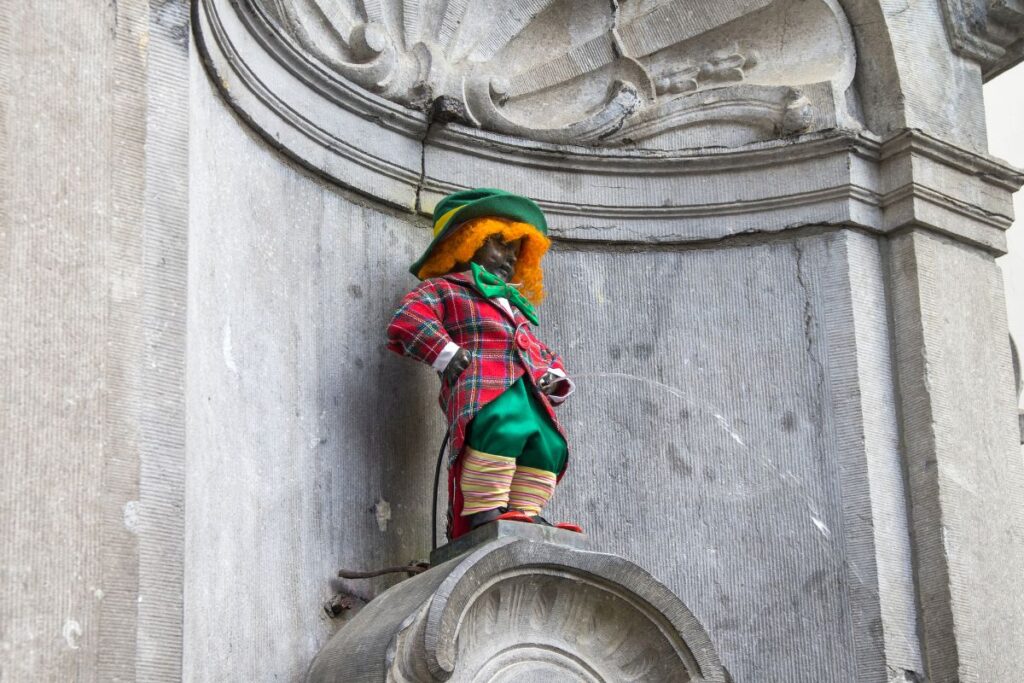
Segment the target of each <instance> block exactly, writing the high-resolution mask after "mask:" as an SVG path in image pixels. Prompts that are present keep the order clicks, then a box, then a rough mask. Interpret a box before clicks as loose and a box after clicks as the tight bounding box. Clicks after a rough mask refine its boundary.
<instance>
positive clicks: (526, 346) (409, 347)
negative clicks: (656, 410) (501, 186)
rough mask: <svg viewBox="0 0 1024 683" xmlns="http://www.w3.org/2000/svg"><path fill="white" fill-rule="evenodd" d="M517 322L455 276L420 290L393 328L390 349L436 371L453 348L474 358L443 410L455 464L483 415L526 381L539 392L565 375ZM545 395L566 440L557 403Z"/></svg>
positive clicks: (444, 388) (447, 387) (444, 389)
mask: <svg viewBox="0 0 1024 683" xmlns="http://www.w3.org/2000/svg"><path fill="white" fill-rule="evenodd" d="M512 313H513V315H512V317H511V318H510V317H509V315H508V313H506V312H505V311H504V310H503V309H502V308H501V307H500V306H499V305H498V304H497V303H496V302H494V301H491V300H489V299H487V298H486V297H484V296H483V295H482V294H481V293H480V292H479V291H478V290H477V289H476V286H475V285H474V283H473V277H472V275H471V274H469V273H452V274H449V275H445V276H442V277H436V278H430V279H428V280H424V281H423V282H421V283H420V285H419V286H418V287H416V289H414V290H413V291H411V292H409V294H407V295H406V296H405V298H404V299H403V300H402V305H401V306H400V307H399V309H398V310H397V311H396V312H395V315H394V318H392V320H391V324H390V325H389V326H388V348H389V349H391V350H392V351H394V352H395V353H398V354H401V355H405V356H409V357H411V358H414V359H416V360H418V361H421V362H423V363H426V364H427V365H432V364H433V362H434V360H435V359H436V358H437V356H438V355H439V354H440V353H441V351H442V350H443V349H444V347H445V346H446V345H447V344H448V342H454V343H455V344H458V345H459V346H460V347H461V348H463V349H466V350H467V351H469V352H470V354H472V356H473V360H472V362H471V363H470V365H469V367H468V368H466V370H465V371H464V372H463V373H462V374H461V375H459V377H458V378H457V379H456V380H455V382H454V383H449V382H447V381H445V380H444V378H443V376H442V380H441V395H440V397H439V400H440V403H441V409H442V410H443V411H444V414H445V416H446V417H447V419H448V425H449V429H450V430H451V459H450V462H453V461H454V460H455V459H456V458H457V457H458V456H459V455H460V454H461V453H462V445H463V443H464V442H465V439H466V426H467V425H468V424H469V421H470V420H472V419H473V416H474V415H476V414H477V412H478V411H479V410H480V409H481V408H483V407H484V406H485V405H487V404H488V403H489V402H490V401H492V400H494V399H495V398H497V397H498V396H500V395H501V393H502V392H504V391H505V390H506V389H508V388H509V387H510V386H512V384H513V383H514V382H515V381H516V380H517V379H519V378H520V377H522V376H523V375H526V376H527V378H528V379H529V381H530V382H531V383H532V384H533V385H534V387H536V384H537V380H539V379H540V378H541V376H543V375H544V373H545V372H547V371H548V370H549V369H558V370H560V371H562V372H565V369H564V367H563V365H562V361H561V359H559V357H558V356H557V355H556V354H554V353H552V352H551V350H550V349H548V347H547V346H545V345H544V344H543V343H542V342H541V341H540V340H539V339H537V337H535V336H534V334H533V331H532V330H531V329H530V324H529V322H528V321H527V320H526V317H525V316H524V315H523V314H522V313H521V312H520V311H519V309H517V308H515V307H514V306H513V307H512ZM537 395H538V396H539V397H540V398H541V402H542V403H543V405H544V406H545V407H546V408H547V411H548V414H549V415H550V416H551V420H552V421H553V422H554V424H555V426H556V427H558V430H559V431H560V432H562V435H563V436H565V433H564V431H563V430H562V427H561V425H559V423H558V419H557V418H556V417H555V412H554V410H553V409H552V405H551V401H550V400H549V399H548V397H547V396H545V395H544V394H542V393H541V392H540V391H539V390H538V391H537Z"/></svg>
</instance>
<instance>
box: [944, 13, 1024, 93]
mask: <svg viewBox="0 0 1024 683" xmlns="http://www.w3.org/2000/svg"><path fill="white" fill-rule="evenodd" d="M941 4H942V11H943V16H944V18H945V21H946V31H947V33H948V34H949V37H950V42H951V43H952V45H953V49H954V50H956V51H957V52H958V53H960V54H961V55H963V56H965V57H968V58H969V59H973V60H975V61H976V62H978V63H979V64H980V65H981V70H982V74H983V75H984V77H985V80H989V79H991V78H995V77H996V76H998V75H999V74H1001V73H1002V72H1003V71H1006V70H1007V69H1009V68H1010V67H1011V66H1013V65H1015V64H1017V63H1018V62H1019V61H1020V60H1021V58H1022V57H1024V3H1021V2H1020V1H1019V0H1011V1H1010V2H1007V1H1006V0H942V3H941Z"/></svg>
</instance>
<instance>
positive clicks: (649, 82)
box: [211, 0, 855, 148]
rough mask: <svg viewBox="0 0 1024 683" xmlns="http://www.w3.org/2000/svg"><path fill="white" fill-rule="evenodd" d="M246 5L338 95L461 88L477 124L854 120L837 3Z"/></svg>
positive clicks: (629, 140)
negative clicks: (843, 105)
mask: <svg viewBox="0 0 1024 683" xmlns="http://www.w3.org/2000/svg"><path fill="white" fill-rule="evenodd" d="M211 4H216V3H211ZM237 6H238V11H239V13H240V14H242V15H243V16H244V17H245V19H246V21H247V22H248V23H249V25H250V29H251V30H252V31H253V32H254V33H258V34H262V37H263V40H264V41H269V40H274V41H275V42H278V43H279V46H277V47H276V49H275V52H276V53H277V54H278V55H279V56H280V55H283V54H284V51H285V50H287V52H290V53H291V56H290V57H288V60H287V63H286V64H285V65H286V66H288V67H289V68H291V69H292V70H293V71H295V72H296V73H297V74H300V75H301V73H302V72H303V71H307V72H308V71H310V70H315V71H318V72H319V78H320V85H321V86H322V87H324V89H325V92H324V94H325V95H327V96H338V95H340V96H342V97H345V96H347V95H348V93H346V92H345V91H346V90H347V89H348V87H350V86H352V85H354V86H358V87H360V88H363V89H365V90H366V91H368V92H372V93H374V94H377V95H380V96H381V97H383V98H385V99H387V100H390V101H392V102H396V103H399V104H402V105H405V106H406V107H409V108H411V109H413V110H420V111H426V110H427V109H428V107H429V105H430V103H431V102H433V101H434V100H435V99H436V98H439V97H447V98H452V99H454V100H457V101H460V102H462V103H463V105H464V112H465V117H464V118H465V121H464V122H465V123H467V124H469V125H471V126H475V127H479V128H484V129H488V130H493V131H498V132H502V133H508V134H510V135H513V136H516V137H521V138H525V139H527V140H541V141H546V142H554V143H565V144H587V145H620V144H635V143H643V144H644V146H651V147H657V148H678V147H692V146H696V145H700V144H708V143H710V142H712V141H713V142H714V143H715V144H722V143H723V141H724V142H725V143H726V144H729V143H730V142H731V143H732V144H736V143H741V142H748V141H750V140H754V139H767V138H771V137H777V136H780V135H787V134H792V133H795V132H802V131H806V130H813V129H820V128H825V127H834V126H835V125H836V124H837V123H838V122H842V123H850V119H849V117H845V119H844V117H843V112H842V111H839V110H837V105H839V103H840V102H841V101H842V98H843V97H844V96H845V93H846V90H847V88H848V87H849V85H850V82H851V81H852V79H853V72H854V58H855V51H854V49H853V40H852V36H851V33H850V28H849V26H848V25H847V22H846V19H845V15H844V14H843V12H842V10H841V9H840V8H839V6H838V4H837V2H836V0H714V1H713V2H709V1H704V2H702V1H701V0H634V1H633V2H622V3H621V4H619V3H614V2H612V3H609V2H578V1H575V0H526V1H525V2H523V1H511V0H490V1H486V2H483V1H482V2H469V0H451V1H446V0H419V1H417V0H399V1H397V2H396V1H394V0H392V1H391V2H384V1H382V0H247V1H243V2H239V3H237ZM268 47H270V46H269V45H268ZM237 56H238V58H239V59H241V60H242V61H244V62H246V66H250V67H252V68H253V74H254V75H256V76H257V77H258V70H259V65H258V64H250V63H249V59H248V57H250V55H247V54H245V53H244V52H239V53H238V55H237ZM310 75H311V74H310ZM711 92H713V93H714V94H713V95H711V94H709V93H711ZM274 95H276V96H278V97H283V98H286V93H282V92H275V93H274ZM794 112H796V114H794ZM841 119H843V120H842V121H841Z"/></svg>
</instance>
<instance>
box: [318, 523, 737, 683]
mask: <svg viewBox="0 0 1024 683" xmlns="http://www.w3.org/2000/svg"><path fill="white" fill-rule="evenodd" d="M563 533H569V532H563ZM307 680H308V681H310V683H325V682H327V681H346V682H347V683H364V682H369V681H374V682H377V681H380V682H383V681H393V682H394V683H413V682H426V681H457V682H466V683H468V682H470V681H473V682H481V683H483V682H485V681H486V682H493V683H512V682H513V681H515V682H520V683H525V682H531V683H532V682H544V681H551V682H555V681H557V682H558V683H571V682H573V681H579V682H584V681H585V682H595V683H596V682H598V681H607V682H608V683H611V682H615V683H628V682H629V681H642V682H644V683H658V682H660V681H664V682H666V683H667V682H668V681H672V682H674V683H686V682H690V683H699V682H707V683H712V682H720V683H724V682H725V681H727V680H728V679H727V676H726V673H725V671H724V669H723V668H722V666H721V664H720V663H719V660H718V657H717V655H716V654H715V652H714V650H713V648H712V647H711V642H710V640H709V639H708V637H707V634H706V633H705V632H704V629H703V628H702V627H701V626H700V624H699V623H698V622H697V620H696V619H694V617H693V615H692V614H690V612H689V610H687V609H686V607H685V606H684V605H683V604H682V603H681V602H680V601H679V599H678V598H677V597H676V596H675V595H673V594H672V593H671V592H670V591H669V590H668V589H667V588H665V587H664V586H663V585H661V584H660V583H658V582H657V581H656V580H655V579H654V578H653V577H651V575H650V574H648V573H647V572H645V571H643V570H642V569H640V568H639V567H637V566H636V565H634V564H632V563H630V562H628V561H626V560H624V559H622V558H619V557H616V556H614V555H607V554H604V553H595V552H587V551H582V550H577V549H574V548H570V547H567V546H562V545H555V544H553V543H547V542H538V541H530V540H524V539H517V538H514V537H505V538H498V539H497V540H493V541H491V542H489V543H486V544H485V545H482V546H479V547H477V548H476V549H475V550H473V551H471V552H469V553H467V554H465V555H461V556H459V557H456V558H455V559H453V560H450V561H448V562H445V563H443V564H440V565H438V566H435V567H434V568H433V569H431V570H429V571H427V572H425V573H423V574H420V575H418V576H416V577H413V578H411V579H407V580H405V581H403V582H402V583H400V584H398V585H397V586H394V587H393V588H391V589H390V590H388V591H386V592H385V593H383V594H382V595H380V596H379V597H377V598H375V599H374V600H373V601H371V602H370V603H369V604H368V605H367V606H366V607H365V608H364V609H363V610H362V611H361V612H359V614H357V615H356V616H355V617H354V618H353V619H352V620H351V621H350V622H349V623H348V624H346V625H345V626H344V627H343V628H342V629H341V630H340V631H339V632H338V633H337V634H335V636H334V637H333V638H332V639H331V640H330V641H329V642H328V644H327V645H326V646H325V647H324V649H323V650H322V651H321V652H320V654H319V655H317V658H316V659H315V660H314V662H313V664H312V666H311V667H310V672H309V677H308V679H307Z"/></svg>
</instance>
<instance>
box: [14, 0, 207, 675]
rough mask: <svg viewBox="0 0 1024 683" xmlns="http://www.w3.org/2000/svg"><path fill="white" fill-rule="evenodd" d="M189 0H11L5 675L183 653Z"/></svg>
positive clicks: (159, 668) (145, 671)
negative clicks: (73, 0)
mask: <svg viewBox="0 0 1024 683" xmlns="http://www.w3.org/2000/svg"><path fill="white" fill-rule="evenodd" d="M187 14H188V13H187V8H186V5H185V3H184V2H162V3H159V6H154V7H153V8H151V7H150V6H149V3H146V2H137V1H131V0H127V1H122V2H119V3H77V4H74V5H58V4H55V3H5V5H4V8H3V11H2V12H0V160H2V179H0V280H2V282H3V285H2V286H0V376H2V377H3V386H2V388H0V405H2V408H0V438H2V440H3V458H2V459H0V520H2V521H0V527H2V530H0V678H2V679H3V680H5V681H71V680H75V681H101V682H106V681H129V680H174V679H177V678H179V677H180V673H181V669H180V662H181V603H182V600H183V596H182V592H181V574H182V543H183V530H182V521H183V520H182V512H181V505H182V499H183V497H184V490H183V485H182V484H183V482H182V471H183V467H184V444H183V441H184V406H183V395H184V390H183V386H182V385H183V366H184V302H185V282H184V272H185V267H184V260H185V239H186V231H187V222H186V215H185V206H186V204H187V201H188V197H187V192H188V182H187V176H188V167H187V160H186V154H187V146H188V145H187V138H188V131H187V127H186V120H187V108H188V92H187V91H188V88H187V81H188V71H187V59H188V54H187V52H188V50H187V46H188V31H187V21H186V20H187Z"/></svg>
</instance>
